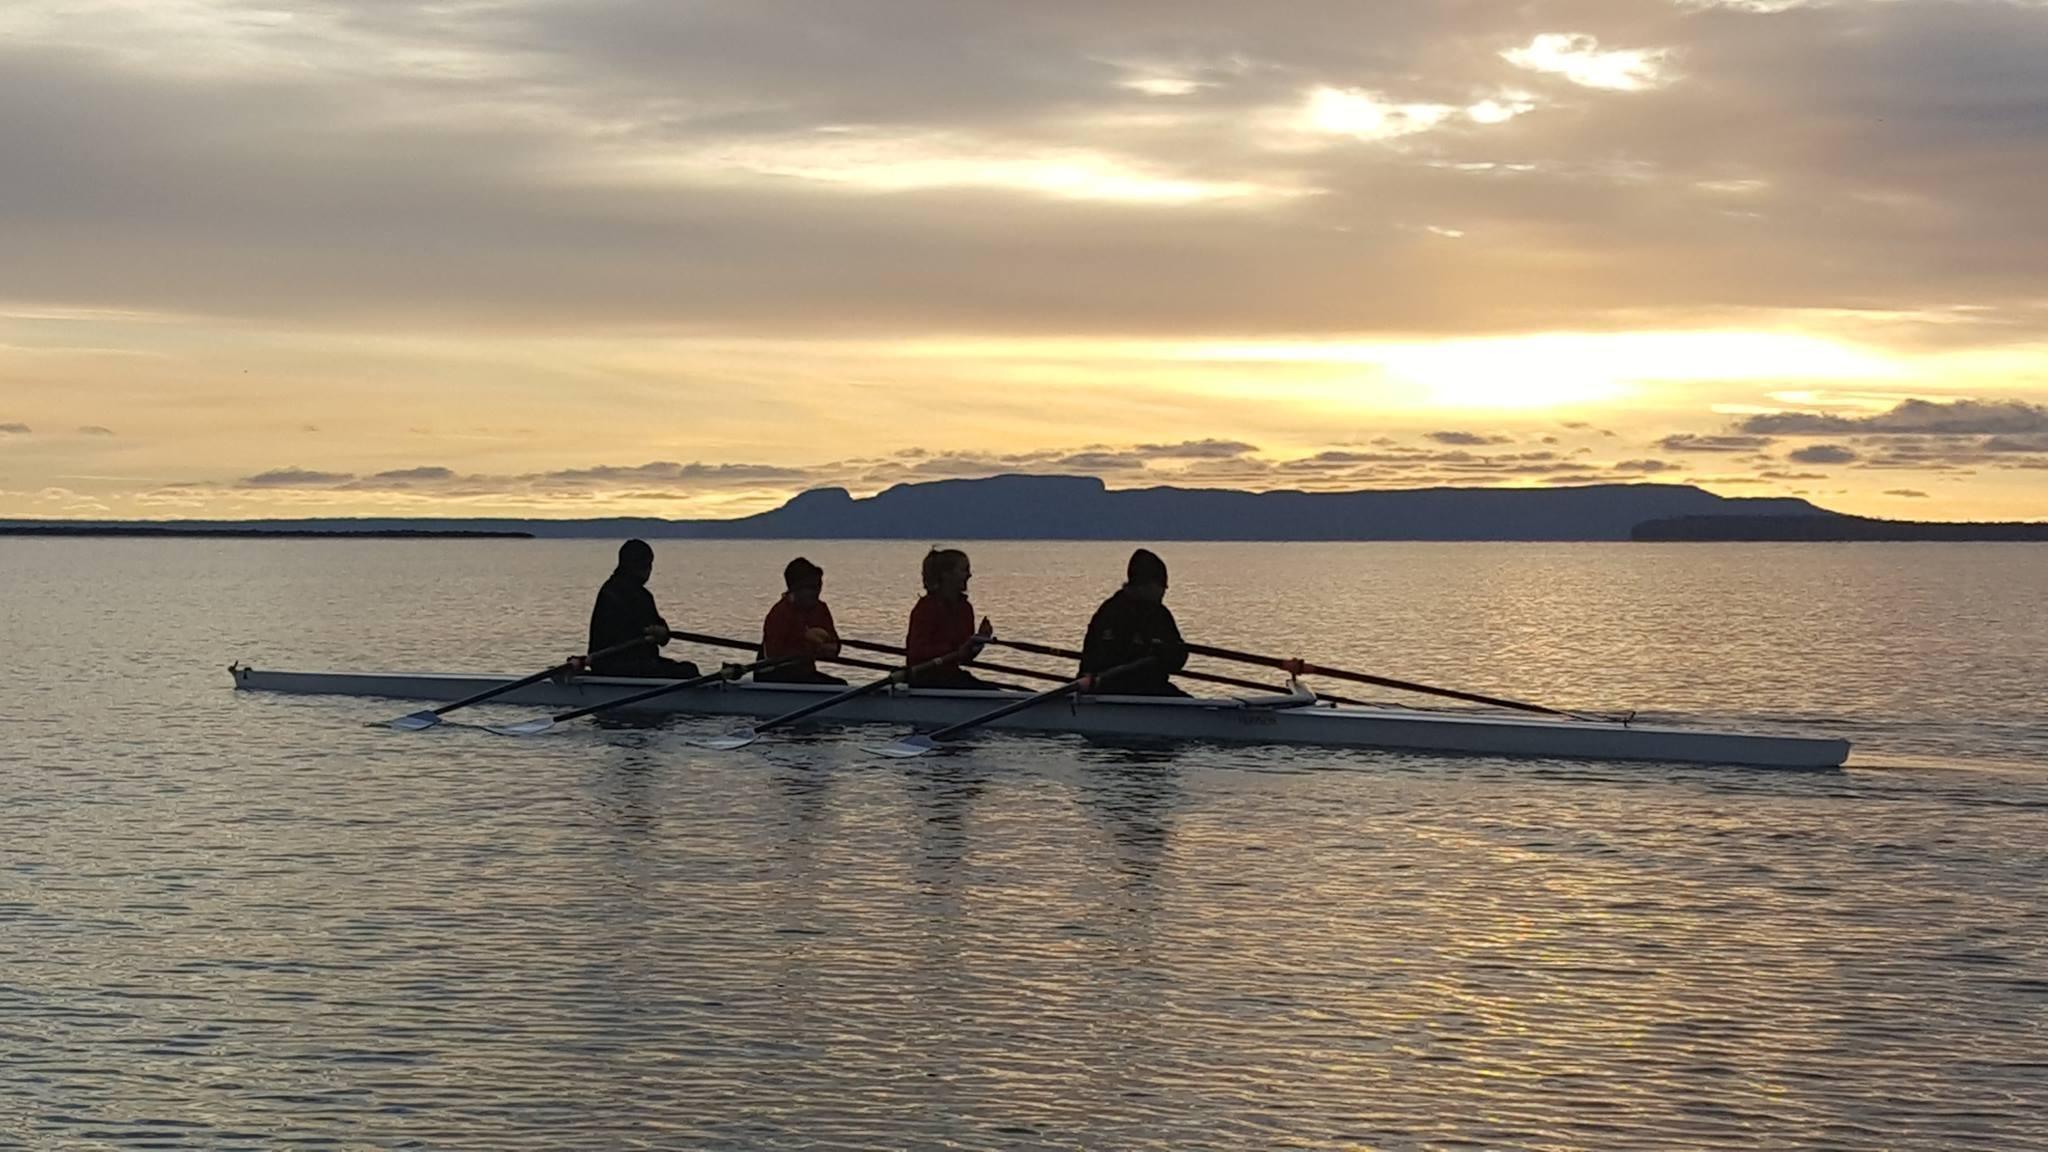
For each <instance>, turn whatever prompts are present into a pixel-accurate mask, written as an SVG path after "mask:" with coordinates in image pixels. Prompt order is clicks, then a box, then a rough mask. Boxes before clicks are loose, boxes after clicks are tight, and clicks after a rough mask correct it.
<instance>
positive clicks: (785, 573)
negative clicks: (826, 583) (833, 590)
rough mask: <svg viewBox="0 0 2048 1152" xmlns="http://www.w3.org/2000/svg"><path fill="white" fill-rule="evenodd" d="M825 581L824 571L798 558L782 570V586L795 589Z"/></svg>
mask: <svg viewBox="0 0 2048 1152" xmlns="http://www.w3.org/2000/svg"><path fill="white" fill-rule="evenodd" d="M824 579H825V570H824V569H823V568H820V567H818V566H817V565H816V564H813V563H811V562H810V561H809V560H806V559H804V558H803V557H801V556H799V557H797V558H796V559H794V560H791V561H790V562H789V563H788V564H785V565H783V568H782V586H783V587H784V588H795V587H797V586H798V585H801V584H816V583H819V582H820V581H822V580H824Z"/></svg>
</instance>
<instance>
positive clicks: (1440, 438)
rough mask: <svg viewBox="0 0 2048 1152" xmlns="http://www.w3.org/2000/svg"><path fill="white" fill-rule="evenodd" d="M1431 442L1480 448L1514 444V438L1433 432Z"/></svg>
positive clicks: (1471, 433)
mask: <svg viewBox="0 0 2048 1152" xmlns="http://www.w3.org/2000/svg"><path fill="white" fill-rule="evenodd" d="M1429 438H1430V439H1431V440H1434V441H1436V442H1437V443H1439V444H1462V445H1467V446H1472V447H1478V446H1481V445H1486V444H1512V443H1514V439H1515V438H1514V437H1512V436H1489V435H1485V434H1482V433H1479V432H1431V433H1430V434H1429Z"/></svg>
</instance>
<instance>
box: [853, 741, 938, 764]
mask: <svg viewBox="0 0 2048 1152" xmlns="http://www.w3.org/2000/svg"><path fill="white" fill-rule="evenodd" d="M938 750H939V745H938V743H937V742H936V741H934V740H933V739H932V738H931V737H929V736H905V737H904V738H903V739H901V740H898V741H896V742H895V743H893V744H883V745H880V746H877V747H873V748H867V749H866V751H868V752H872V753H874V754H875V755H877V756H893V757H895V758H896V759H898V760H909V759H911V758H913V757H916V756H922V755H924V754H925V753H927V752H936V751H938Z"/></svg>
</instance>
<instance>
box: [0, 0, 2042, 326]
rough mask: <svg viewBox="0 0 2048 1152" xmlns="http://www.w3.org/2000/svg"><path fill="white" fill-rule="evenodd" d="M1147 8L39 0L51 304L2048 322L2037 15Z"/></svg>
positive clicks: (29, 101)
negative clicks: (261, 10)
mask: <svg viewBox="0 0 2048 1152" xmlns="http://www.w3.org/2000/svg"><path fill="white" fill-rule="evenodd" d="M1117 7H1118V10H1117V11H1105V10H1104V6H1101V5H1092V6H1091V5H1071V4H1065V5H1009V6H1003V5H960V4H957V3H952V2H950V0H903V2H902V3H899V4H892V5H889V6H887V7H886V8H884V9H879V10H878V9H874V8H872V7H869V6H863V5H844V4H839V5H835V4H828V3H800V2H796V0H765V2H762V3H758V4H747V5H677V4H674V3H670V2H668V0H589V2H587V3H578V4H559V3H551V2H547V0H498V2H494V3H490V4H462V5H401V4H391V3H388V2H380V0H333V2H329V3H317V4H316V3H312V2H310V0H276V2H275V3H273V4H271V5H269V6H268V7H267V8H266V9H265V11H266V12H269V13H273V14H275V17H276V18H274V19H265V20H253V19H242V18H239V16H238V15H237V13H238V12H239V9H238V8H234V7H230V6H227V5H215V4H212V3H205V4H191V5H168V6H167V5H160V4H146V3H140V2H136V0H123V2H110V3H106V4H95V5H89V6H77V5H72V6H66V5H61V4H54V3H47V2H39V3H30V4H28V5H26V6H25V7H24V6H22V5H15V6H13V7H12V8H10V9H9V13H10V17H9V24H8V27H7V30H6V38H5V39H4V40H0V43H4V44H5V45H6V48H5V49H4V51H5V53H6V59H5V63H4V65H0V109H4V110H5V112H4V115H0V154H6V155H8V156H9V157H11V158H14V159H15V161H16V163H14V164H11V165H10V168H9V177H10V180H9V189H8V191H9V195H8V196H7V197H6V198H5V200H4V202H0V228H4V229H5V230H6V233H7V234H8V235H10V236H13V237H17V238H18V239H17V241H16V243H15V244H14V245H13V246H11V247H10V250H9V274H10V275H9V281H10V291H11V292H14V293H17V294H22V293H25V294H26V295H27V296H29V297H30V298H34V299H43V300H48V301H51V302H53V303H61V302H71V303H72V304H73V305H74V306H80V307H88V306H90V307H129V308H156V309H163V310H180V311H189V312H196V313H203V314H208V315H217V316H235V317H245V318H256V319H260V320H265V321H273V320H274V321H283V320H308V319H318V320H319V321H320V322H321V323H323V324H336V325H346V326H368V327H376V326H380V325H384V326H396V327H400V328H404V327H411V326H415V325H417V324H419V323H421V322H422V321H421V318H422V317H429V318H432V319H431V322H433V323H443V324H452V323H457V322H461V323H466V324H475V325H481V326H485V327H493V326H496V327H502V326H505V325H527V324H536V323H539V324H545V325H548V326H550V327H556V328H573V327H575V326H578V325H602V324H617V325H621V326H635V325H663V326H672V327H676V328H689V329H692V330H716V331H722V332H731V331H743V330H744V331H771V330H772V331H780V332H817V331H820V330H825V329H831V330H840V331H844V330H849V329H851V330H858V331H890V332H902V331H918V332H933V331H952V332H968V331H973V332H987V331H993V330H1003V331H1011V332H1034V333H1047V332H1060V333H1064V332H1074V331H1115V332H1120V333H1130V332H1174V333H1189V332H1210V331H1215V330H1217V329H1218V328H1219V327H1223V326H1228V327H1230V328H1231V329H1233V330H1236V331H1241V332H1246V333H1272V332H1282V331H1285V332H1290V333H1315V332H1345V333H1356V332H1357V331H1358V330H1359V329H1360V328H1377V329H1379V330H1381V331H1385V332H1402V333H1408V334H1413V333H1418V332H1447V331H1459V332H1477V331H1491V332H1504V331H1516V332H1526V331H1532V330H1536V329H1538V328H1541V327H1544V326H1546V325H1548V326H1553V327H1558V326H1574V325H1581V324H1584V325H1592V326H1603V327H1604V326H1612V325H1615V324H1621V323H1652V324H1654V323H1661V322H1667V321H1673V322H1692V321H1696V320H1698V319H1700V318H1701V317H1703V316H1708V315H1721V316H1726V315H1730V314H1735V313H1752V312H1753V310H1757V309H1765V310H1769V309H1793V310H1796V309H1806V308H1814V307H1823V308H1824V307H1829V306H1834V305H1839V304H1843V303H1844V302H1849V301H1853V302H1854V304H1855V306H1856V307H1858V308H1862V309H1869V310H1887V309H1890V310H1897V311H1898V312H1900V313H1902V314H1915V313H1919V312H1922V311H1924V310H1925V306H1924V302H1925V301H1927V300H1930V299H1934V300H1942V301H1956V302H1959V303H1960V304H1962V305H1964V306H1965V307H1967V309H1969V310H1968V311H1967V312H1956V313H1952V314H1948V321H1949V322H1947V323H1945V324H1944V325H1942V330H1943V331H1945V332H1951V333H1954V332H1960V331H1970V332H1975V333H1978V334H1979V335H1980V337H1982V338H1987V339H1988V338H1996V339H2000V340H2005V339H2010V338H2012V337H2013V336H2014V335H2015V334H2016V332H2019V331H2024V330H2025V327H2024V326H2027V325H2031V326H2032V328H2033V330H2034V331H2039V330H2041V329H2040V326H2041V323H2042V319H2041V315H2040V311H2041V310H2040V307H2039V292H2038V283H2039V269H2040V268H2041V267H2042V262H2043V258H2044V249H2048V237H2044V236H2042V235H2041V230H2040V229H2038V228H2035V227H2033V226H2032V225H2033V223H2034V219H2035V208H2034V203H2035V200H2036V199H2037V197H2036V195H2035V193H2036V190H2037V189H2038V188H2039V187H2041V186H2042V184H2043V183H2044V178H2048V148H2044V147H2043V145H2042V143H2041V141H2042V131H2041V128H2042V124H2041V121H2040V117H2039V113H2038V68H2037V64H2038V61H2039V60H2040V59H2041V58H2042V57H2043V55H2044V52H2048V29H2044V28H2043V27H2042V26H2043V24H2044V23H2048V22H2044V21H2042V20H2041V19H2040V14H2039V11H2038V9H2030V8H2028V7H2025V6H2022V5H2016V4H1994V3H1952V4H1922V3H1914V4H1846V3H1845V4H1827V5H1815V6H1811V7H1805V8H1801V9H1799V10H1798V11H1796V12H1785V13H1780V14H1778V15H1775V16H1760V15H1753V14H1749V13H1746V12H1744V11H1741V10H1737V9H1734V8H1730V7H1727V6H1723V7H1721V8H1719V9H1717V10H1709V11H1704V12H1703V11H1701V10H1700V9H1699V8H1698V7H1697V6H1696V5H1695V6H1691V7H1686V6H1681V5H1677V4H1645V3H1643V2H1642V0H1586V2H1585V3H1581V4H1576V5H1573V6H1571V7H1570V9H1569V12H1568V16H1569V19H1570V21H1571V22H1570V23H1569V24H1567V25H1564V26H1563V27H1561V28H1560V27H1558V26H1557V25H1552V26H1551V28H1552V30H1548V31H1545V30H1543V29H1542V27H1541V26H1540V25H1532V24H1531V20H1532V18H1540V14H1541V11H1543V10H1542V9H1535V10H1532V9H1530V8H1529V7H1528V6H1526V5H1524V4H1521V3H1518V2H1515V0H1475V2H1474V3H1470V4H1461V5H1459V6H1457V9H1456V11H1455V12H1452V13H1448V14H1447V13H1439V12H1434V11H1432V10H1431V9H1430V6H1428V5H1405V6H1404V5H1398V4H1392V3H1363V4H1361V3H1355V2H1350V3H1347V2H1343V0H1301V2H1299V3H1292V4H1289V5H1285V6H1282V7H1281V9H1278V10H1276V9H1274V8H1272V7H1271V6H1268V7H1266V8H1254V7H1239V8H1237V9H1230V8H1227V7H1218V6H1210V7H1207V8H1205V9H1204V10H1203V14H1202V17H1201V19H1199V20H1188V21H1181V20H1177V19H1176V20H1163V19H1162V18H1161V13H1162V12H1164V11H1166V9H1162V8H1159V7H1158V6H1156V5H1153V4H1137V5H1130V6H1117ZM1532 12H1534V13H1536V14H1537V15H1536V17H1532ZM794 29H800V30H801V33H800V34H798V33H795V32H793V31H792V30H794ZM1504 51H1505V55H1503V52H1504ZM1680 59H1682V60H1683V61H1684V66H1685V75H1684V77H1683V79H1682V81H1680V80H1678V79H1677V78H1676V77H1675V74H1674V73H1673V72H1672V69H1671V64H1672V62H1673V61H1677V60H1680ZM1630 89H1635V90H1636V91H1635V92H1633V93H1631V92H1630V91H1629V90H1630ZM1650 89H1655V91H1654V92H1652V91H1649V90H1650ZM1318 94H1322V95H1320V96H1319V95H1318ZM1319 102H1320V105H1321V107H1322V109H1323V111H1324V113H1325V114H1326V115H1325V119H1326V120H1328V121H1329V124H1328V127H1329V128H1331V129H1332V131H1328V132H1323V133H1320V134H1315V133H1304V132H1303V131H1301V130H1300V127H1299V120H1300V119H1301V116H1302V114H1303V112H1304V110H1305V109H1307V110H1311V111H1313V110H1314V109H1315V108H1317V107H1318V103H1319ZM1418 128H1421V129H1424V130H1413V131H1411V129H1418ZM1339 130H1341V131H1339ZM1390 132H1391V133H1395V134H1397V138H1396V139H1393V140H1392V141H1390V142H1388V146H1373V147H1359V146H1356V144H1355V143H1354V137H1356V136H1359V135H1366V136H1369V137H1374V136H1377V137H1384V136H1386V135H1387V134H1388V133H1390ZM58 142H62V143H61V144H60V143H58ZM428 159H431V160H432V163H427V162H425V161H426V160H428ZM222 172H234V173H237V179H236V180H233V181H224V180H222V179H221V178H220V174H221V173H222ZM1730 188H1742V189H1747V190H1749V191H1745V192H1743V193H1741V199H1742V200H1743V204H1742V205H1741V206H1738V207H1731V205H1730V203H1729V197H1730V193H1729V191H1728V189H1730ZM1365 205H1370V206H1371V210H1372V211H1371V215H1370V217H1365V216H1363V215H1362V214H1361V211H1360V210H1361V207H1362V206H1365ZM1134 206H1136V207H1135V208H1134ZM1165 207H1171V210H1170V211H1164V210H1155V209H1161V208H1165ZM1429 225H1435V226H1438V227H1442V228H1447V229H1449V230H1453V231H1468V230H1469V231H1471V232H1472V234H1473V235H1475V236H1481V235H1483V236H1485V237H1486V238H1487V243H1485V244H1473V243H1465V244H1445V243H1428V244H1418V243H1416V242H1415V239H1416V236H1417V234H1418V233H1419V232H1420V230H1421V229H1422V228H1424V227H1426V226H1429ZM1340 229H1342V231H1340ZM1481 229H1483V231H1481ZM1340 238H1341V239H1340ZM138 253H150V254H151V255H150V257H149V258H148V259H146V260H145V259H139V258H138V256H137V254H138ZM1361 262H1366V263H1368V264H1369V265H1370V266H1371V267H1373V268H1374V269H1375V274H1374V275H1373V276H1372V277H1369V278H1364V279H1361V278H1360V277H1358V276H1357V275H1356V269H1357V268H1358V267H1360V266H1361ZM991 267H999V268H1002V269H1003V271H1004V274H1003V275H1002V276H1001V277H991V276H989V275H988V274H987V270H988V269H989V268H991ZM1083 267H1085V268H1087V269H1088V272H1089V274H1088V275H1086V276H1076V275H1074V271H1075V269H1077V268H1083ZM1672 267H1685V268H1687V269H1688V274H1687V275H1686V276H1683V277H1674V276H1671V275H1669V274H1668V269H1670V268H1672ZM1246 283H1257V284H1259V285H1261V291H1260V292H1258V293H1253V294H1247V293H1245V292H1243V291H1242V288H1241V286H1242V285H1244V284H1246ZM1417 284H1427V285H1429V291H1426V292H1418V291H1414V290H1413V286H1414V285H1417ZM1532 286H1533V287H1534V289H1535V290H1532ZM2016 325H2017V326H2020V327H2016Z"/></svg>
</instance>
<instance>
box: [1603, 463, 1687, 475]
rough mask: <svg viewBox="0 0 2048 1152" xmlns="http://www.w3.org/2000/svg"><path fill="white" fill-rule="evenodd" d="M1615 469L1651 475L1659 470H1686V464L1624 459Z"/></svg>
mask: <svg viewBox="0 0 2048 1152" xmlns="http://www.w3.org/2000/svg"><path fill="white" fill-rule="evenodd" d="M1614 470H1615V471H1616V472H1638V473H1641V474H1643V475H1645V476H1651V475H1655V474H1657V473H1659V472H1682V471H1684V470H1685V465H1683V464H1673V463H1671V462H1670V461H1669V460H1623V461H1621V462H1620V463H1618V464H1616V465H1615V466H1614Z"/></svg>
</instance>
